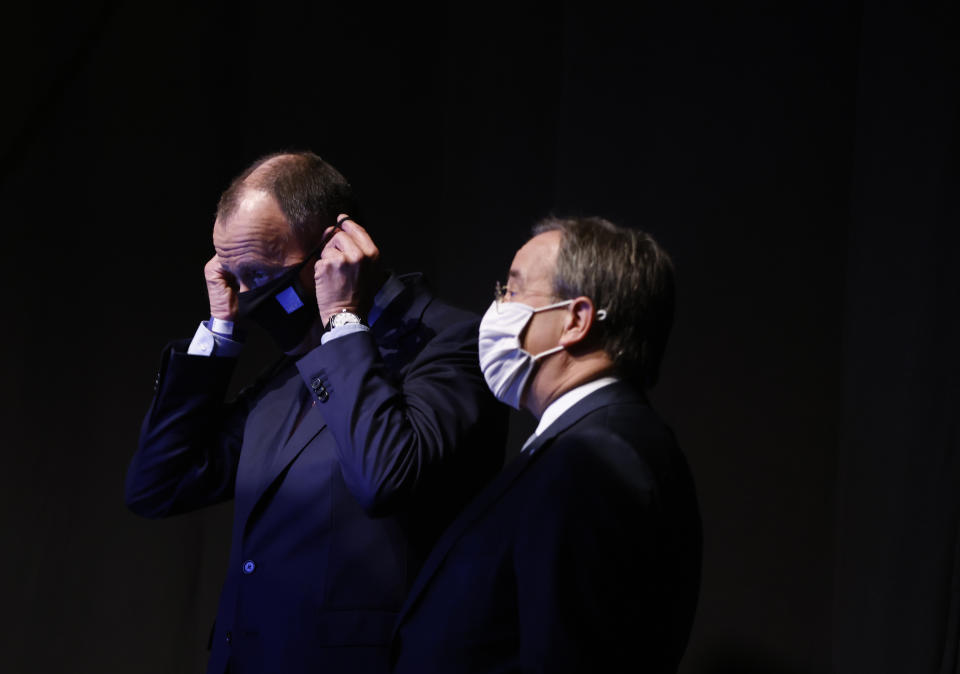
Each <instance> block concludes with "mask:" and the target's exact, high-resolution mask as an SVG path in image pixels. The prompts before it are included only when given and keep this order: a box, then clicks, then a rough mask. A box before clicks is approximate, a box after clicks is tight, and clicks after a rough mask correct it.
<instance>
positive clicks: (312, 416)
mask: <svg viewBox="0 0 960 674" xmlns="http://www.w3.org/2000/svg"><path fill="white" fill-rule="evenodd" d="M398 278H399V280H400V281H401V282H402V283H403V284H404V289H403V290H402V291H401V292H400V293H399V294H398V295H397V296H396V297H395V298H394V299H393V301H391V302H390V305H389V306H388V307H386V309H384V311H383V312H382V314H381V315H380V316H379V317H378V319H377V321H376V323H374V325H373V328H371V330H372V332H373V337H374V339H375V340H376V342H377V345H378V348H379V350H380V352H381V355H383V356H384V358H385V359H386V358H387V357H388V355H389V354H390V353H391V352H393V351H396V350H397V349H398V348H399V342H400V339H401V338H402V337H403V336H404V335H405V334H407V333H408V332H410V331H411V330H413V329H415V328H416V327H417V326H418V325H419V324H420V319H421V316H422V315H423V312H424V310H425V309H426V307H427V305H428V304H429V303H430V300H431V299H432V295H431V294H430V293H429V292H425V288H424V285H423V283H422V280H421V275H420V274H406V275H404V276H400V277H398ZM294 362H295V361H294V360H290V361H289V362H288V363H287V364H288V365H289V366H290V367H293V368H294V375H293V376H292V377H290V378H289V379H288V380H287V381H285V382H284V383H283V384H282V385H281V386H280V388H279V389H277V391H275V392H274V394H273V395H272V396H271V400H270V401H268V402H267V401H265V402H266V407H265V408H263V409H258V413H257V417H258V418H257V420H256V424H257V425H268V426H269V424H270V423H271V420H273V422H274V424H275V423H276V420H280V419H282V420H283V421H282V422H281V423H280V424H279V426H276V427H277V432H276V433H275V434H274V435H273V438H272V440H269V441H266V442H263V443H258V444H259V446H263V447H277V449H276V451H273V452H270V451H266V452H264V455H263V456H258V457H255V459H254V461H255V462H256V468H255V470H256V472H255V473H254V474H257V475H260V476H261V478H260V479H259V480H258V481H257V487H256V489H255V490H254V492H253V496H252V498H251V499H250V501H249V508H248V509H247V512H246V513H244V514H243V518H244V519H243V521H244V523H245V526H246V519H247V518H248V517H249V516H250V514H251V513H252V512H253V511H254V509H255V508H256V506H257V504H258V503H259V502H260V500H261V499H262V498H263V497H264V495H265V494H266V493H267V491H268V490H269V488H270V486H271V485H272V484H273V483H274V482H275V481H276V480H277V478H278V477H280V475H282V474H283V472H284V471H285V470H286V469H287V467H288V466H289V465H290V464H291V463H292V462H293V461H295V460H296V458H297V457H298V456H299V455H300V453H301V452H303V450H304V449H305V448H306V447H307V445H309V444H310V442H312V441H313V439H314V438H315V437H316V436H317V434H319V433H320V432H321V431H323V429H324V428H326V426H327V423H326V420H325V419H324V418H323V414H322V413H321V412H320V407H319V406H316V405H314V404H313V396H312V395H311V394H310V391H309V389H308V388H307V386H306V385H305V384H304V383H303V380H302V379H301V378H300V376H299V373H297V371H296V368H295V365H294ZM281 371H282V370H281ZM278 374H279V372H278ZM303 405H310V409H308V410H307V411H306V412H305V413H304V414H303V418H302V419H301V420H300V424H299V425H298V426H297V427H296V428H295V429H294V427H293V426H294V423H296V420H297V417H298V415H299V413H300V410H301V409H302V407H303ZM291 430H292V432H291ZM331 442H333V439H332V436H331Z"/></svg>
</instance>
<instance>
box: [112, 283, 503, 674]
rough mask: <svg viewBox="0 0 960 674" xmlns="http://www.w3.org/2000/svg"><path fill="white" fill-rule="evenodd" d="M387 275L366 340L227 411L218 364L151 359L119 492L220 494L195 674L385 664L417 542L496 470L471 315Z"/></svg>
mask: <svg viewBox="0 0 960 674" xmlns="http://www.w3.org/2000/svg"><path fill="white" fill-rule="evenodd" d="M403 280H404V283H405V289H404V291H403V292H402V293H401V294H400V295H399V296H398V297H397V298H396V299H395V300H394V301H393V302H392V303H391V304H390V305H389V307H387V309H386V310H385V311H384V313H383V314H382V315H381V316H380V317H379V318H378V319H377V321H376V322H375V324H374V326H373V328H372V330H371V331H370V332H362V333H356V334H351V335H347V336H344V337H341V338H338V339H335V340H331V341H329V342H328V343H326V344H324V345H322V346H319V347H317V348H315V349H313V350H312V351H310V352H309V353H307V354H306V355H304V356H303V357H301V358H300V359H299V360H294V359H285V360H284V361H282V362H281V363H280V365H279V366H278V367H277V368H275V369H274V371H273V372H270V373H269V374H268V375H267V376H266V377H265V378H264V380H263V381H262V382H261V383H260V384H258V385H257V386H255V387H253V388H252V389H251V390H250V391H247V392H245V393H244V394H241V396H240V398H239V399H238V400H237V401H236V402H234V403H231V404H224V403H223V399H224V395H225V391H226V388H227V384H228V382H229V379H230V377H231V374H232V371H233V368H234V362H233V361H234V359H231V358H220V357H210V358H206V357H197V356H190V355H187V354H185V353H184V352H183V345H180V346H179V347H173V348H168V351H167V353H166V354H165V356H164V360H163V366H162V369H161V373H160V375H159V377H158V384H157V392H156V396H155V398H154V401H153V404H152V406H151V408H150V410H149V412H148V414H147V417H146V419H145V420H144V424H143V428H142V432H141V437H140V447H139V450H138V451H137V453H136V454H135V456H134V457H133V460H132V462H131V465H130V468H129V470H128V473H127V482H126V498H127V503H128V505H129V506H130V507H131V509H133V510H134V511H135V512H137V513H138V514H141V515H144V516H148V517H160V516H166V515H173V514H176V513H180V512H184V511H189V510H193V509H195V508H199V507H202V506H206V505H209V504H212V503H216V502H218V501H223V500H225V499H229V498H233V499H234V519H233V538H232V543H231V549H230V563H229V567H228V570H227V576H226V581H225V583H224V587H223V592H222V594H221V599H220V605H219V609H218V613H217V620H216V625H215V632H214V635H213V644H212V645H213V649H212V653H211V657H210V662H209V668H208V671H209V672H215V673H217V674H220V673H222V672H224V671H225V670H226V669H227V667H228V666H229V671H230V672H231V674H244V673H247V672H258V673H259V672H262V673H267V672H270V673H278V672H283V673H284V674H295V673H298V672H308V671H309V672H319V671H323V672H380V671H386V669H387V667H388V657H387V654H388V650H387V647H388V644H389V639H390V634H391V630H392V627H393V624H394V622H395V619H396V616H397V612H398V610H399V608H400V606H401V604H402V602H403V598H404V596H405V594H406V591H407V590H408V589H409V587H410V585H411V583H412V581H413V579H414V577H415V574H416V572H417V570H418V569H419V567H420V565H421V564H422V562H423V560H424V558H425V557H426V554H427V552H428V551H429V549H430V546H431V545H432V544H433V543H434V542H435V540H436V538H437V536H438V535H439V534H440V532H442V530H443V528H444V527H445V526H446V525H447V524H448V523H449V521H450V520H451V519H452V517H453V516H454V515H455V514H456V512H457V511H459V510H460V508H461V507H462V506H463V505H464V503H465V502H466V501H467V500H468V499H469V497H470V496H471V495H472V494H474V493H475V492H476V491H477V490H478V489H479V488H480V487H481V486H482V484H483V483H485V482H486V481H488V480H489V479H490V478H491V477H492V476H493V475H495V474H496V472H497V470H498V469H499V468H500V465H501V463H502V461H503V449H502V448H503V440H504V434H505V426H506V415H505V414H504V412H503V411H502V410H501V409H500V407H501V406H500V405H499V404H498V403H497V402H496V401H495V400H494V399H493V397H492V396H491V395H490V394H489V392H488V390H487V388H486V385H485V384H484V381H483V377H482V375H481V373H480V371H479V367H478V362H477V319H476V317H475V316H474V315H472V314H468V313H466V312H462V311H460V310H458V309H454V308H452V307H450V306H448V305H446V304H443V303H441V302H440V301H438V300H435V299H434V298H433V296H432V295H431V294H430V293H429V292H428V291H427V290H426V289H425V288H424V287H423V285H422V283H421V282H420V281H419V275H411V276H408V277H403ZM301 414H303V417H302V420H301V421H299V424H298V423H297V419H298V416H300V415H301Z"/></svg>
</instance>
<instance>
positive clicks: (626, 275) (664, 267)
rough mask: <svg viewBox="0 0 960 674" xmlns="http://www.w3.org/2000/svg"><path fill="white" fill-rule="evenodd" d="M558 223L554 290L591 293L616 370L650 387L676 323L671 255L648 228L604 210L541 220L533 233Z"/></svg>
mask: <svg viewBox="0 0 960 674" xmlns="http://www.w3.org/2000/svg"><path fill="white" fill-rule="evenodd" d="M552 231H559V232H560V233H561V235H562V240H561V242H560V249H559V251H558V253H557V267H556V270H555V272H554V279H553V291H554V294H555V295H556V296H557V297H558V298H560V299H571V298H574V297H578V296H585V297H589V298H590V299H591V300H592V301H593V303H594V306H595V307H596V308H597V311H600V310H601V309H602V310H604V311H605V312H606V317H605V318H604V319H603V320H602V321H595V322H594V327H593V330H596V331H597V333H596V335H597V337H596V338H597V340H598V343H599V345H600V346H601V347H602V348H603V350H604V351H605V352H606V353H607V355H609V356H610V358H611V359H613V362H614V366H615V367H616V369H617V371H618V373H619V374H620V375H621V376H623V377H626V378H628V379H631V380H633V381H635V382H638V383H639V384H640V385H641V386H643V387H651V386H653V385H654V384H655V383H656V382H657V378H658V376H659V371H660V360H661V359H662V357H663V352H664V349H665V348H666V345H667V337H668V336H669V334H670V328H671V326H672V325H673V307H674V279H673V262H672V261H671V260H670V256H669V255H667V253H666V252H665V251H664V250H663V249H662V248H661V247H660V246H659V245H658V244H657V242H656V241H654V239H653V237H652V236H650V235H649V234H647V233H646V232H641V231H639V230H635V229H628V228H626V227H619V226H617V225H615V224H613V223H612V222H610V221H608V220H604V219H603V218H598V217H582V218H556V217H550V218H547V219H545V220H542V221H541V222H540V223H538V224H537V225H536V227H534V229H533V234H534V236H536V235H538V234H543V233H544V232H552Z"/></svg>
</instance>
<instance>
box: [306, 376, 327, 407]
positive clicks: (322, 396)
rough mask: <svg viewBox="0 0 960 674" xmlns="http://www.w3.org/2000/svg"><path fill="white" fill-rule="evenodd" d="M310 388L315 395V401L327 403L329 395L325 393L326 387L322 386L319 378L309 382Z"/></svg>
mask: <svg viewBox="0 0 960 674" xmlns="http://www.w3.org/2000/svg"><path fill="white" fill-rule="evenodd" d="M310 388H312V389H313V392H314V393H315V394H316V395H317V400H319V401H320V402H322V403H325V402H327V400H328V399H329V398H330V394H329V393H328V392H327V389H326V387H325V386H324V385H323V380H322V379H320V377H314V378H313V381H311V382H310Z"/></svg>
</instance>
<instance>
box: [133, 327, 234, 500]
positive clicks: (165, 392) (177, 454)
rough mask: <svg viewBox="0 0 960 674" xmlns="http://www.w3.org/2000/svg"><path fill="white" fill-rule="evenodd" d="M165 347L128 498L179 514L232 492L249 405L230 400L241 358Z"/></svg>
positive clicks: (142, 428)
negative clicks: (229, 402)
mask: <svg viewBox="0 0 960 674" xmlns="http://www.w3.org/2000/svg"><path fill="white" fill-rule="evenodd" d="M185 349H186V342H183V343H176V344H171V345H170V346H168V347H167V348H166V349H165V351H164V354H163V357H162V361H161V363H162V364H161V369H160V373H159V374H158V375H157V390H156V394H155V395H154V399H153V402H152V403H151V405H150V409H149V411H148V412H147V415H146V417H145V418H144V421H143V424H142V426H141V430H140V442H139V447H138V449H137V452H136V453H135V454H134V456H133V458H132V460H131V461H130V465H129V467H128V469H127V475H126V481H125V501H126V503H127V506H128V507H129V508H130V509H131V510H132V511H133V512H135V513H136V514H138V515H142V516H144V517H165V516H168V515H175V514H178V513H181V512H186V511H190V510H194V509H197V508H201V507H203V506H206V505H211V504H213V503H217V502H220V501H224V500H226V499H229V498H231V497H232V496H233V484H234V477H235V475H236V468H237V460H238V457H239V454H240V444H241V441H242V431H243V418H244V415H243V412H242V410H243V408H244V404H243V403H242V402H238V403H235V404H232V405H226V404H224V402H223V401H224V396H225V394H226V390H227V385H228V384H229V382H230V377H231V375H232V373H233V370H234V366H235V363H236V359H235V358H223V357H209V358H208V357H203V356H190V355H187V354H186V353H185Z"/></svg>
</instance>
